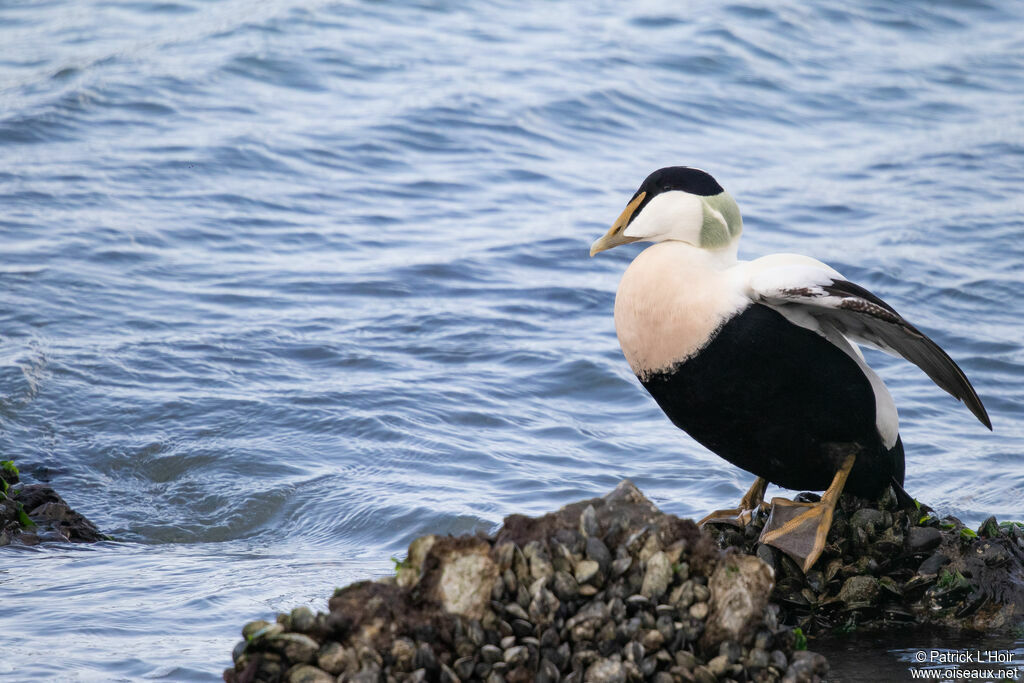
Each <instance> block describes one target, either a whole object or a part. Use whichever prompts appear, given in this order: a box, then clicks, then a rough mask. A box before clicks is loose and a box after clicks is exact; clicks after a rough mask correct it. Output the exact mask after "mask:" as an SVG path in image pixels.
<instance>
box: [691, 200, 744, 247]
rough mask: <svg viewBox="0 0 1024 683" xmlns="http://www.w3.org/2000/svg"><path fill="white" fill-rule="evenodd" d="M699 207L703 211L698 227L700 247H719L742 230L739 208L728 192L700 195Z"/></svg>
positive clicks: (731, 239) (734, 237)
mask: <svg viewBox="0 0 1024 683" xmlns="http://www.w3.org/2000/svg"><path fill="white" fill-rule="evenodd" d="M701 207H702V208H703V211H704V222H703V223H702V224H701V227H700V247H701V248H702V249H720V248H721V247H724V246H726V245H728V244H729V243H730V242H732V241H733V240H734V239H736V238H737V237H739V235H740V233H741V232H743V219H742V218H741V217H740V209H739V207H738V206H736V201H735V200H734V199H733V198H732V196H731V195H730V194H729V193H728V192H722V193H721V194H716V195H715V196H713V197H702V198H701ZM723 221H724V222H723Z"/></svg>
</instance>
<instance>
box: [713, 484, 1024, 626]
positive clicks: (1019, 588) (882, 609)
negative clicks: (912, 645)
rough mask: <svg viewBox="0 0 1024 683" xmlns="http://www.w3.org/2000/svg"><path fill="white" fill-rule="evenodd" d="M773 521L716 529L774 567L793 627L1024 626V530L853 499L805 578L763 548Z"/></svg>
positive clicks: (778, 596)
mask: <svg viewBox="0 0 1024 683" xmlns="http://www.w3.org/2000/svg"><path fill="white" fill-rule="evenodd" d="M801 495H804V496H813V494H801ZM766 519H767V514H766V513H761V514H760V515H758V516H756V517H755V518H754V520H753V522H752V523H751V524H750V525H749V526H748V527H747V528H745V529H743V530H739V529H736V528H735V527H730V526H727V525H719V524H711V525H708V529H709V530H711V532H712V535H713V536H714V538H715V539H716V541H717V542H718V544H719V546H720V547H723V548H732V549H734V550H737V551H740V552H743V553H749V554H756V555H757V556H758V557H760V558H761V559H763V560H765V562H767V563H768V564H770V565H772V567H773V568H774V569H775V570H776V582H775V587H774V589H773V591H772V596H771V599H772V601H773V602H776V603H777V604H779V605H780V607H781V608H782V610H781V612H780V616H781V618H782V620H783V622H784V623H787V624H790V625H793V626H799V627H800V628H801V629H802V630H803V631H804V632H806V633H809V634H815V633H820V632H823V631H826V630H830V631H839V632H845V631H850V630H854V629H856V628H859V627H870V628H876V627H877V628H884V627H886V626H890V625H894V624H895V625H898V624H906V623H911V622H914V623H920V624H934V625H941V626H945V627H952V628H964V629H971V630H979V631H993V630H1000V629H1003V630H1009V629H1013V628H1019V625H1021V624H1022V623H1024V525H1021V524H1019V523H1014V522H1008V523H1003V524H999V523H997V522H996V520H995V519H994V518H989V519H987V520H986V521H985V522H984V523H982V525H981V527H980V528H979V529H978V531H973V530H971V529H968V528H966V527H965V526H964V525H963V523H961V522H960V520H958V519H956V518H954V517H950V516H946V517H939V516H937V515H936V514H934V512H933V511H931V510H930V509H929V508H927V507H926V506H922V509H921V510H919V511H914V512H912V513H910V512H907V511H905V510H902V509H900V508H899V506H898V505H897V504H896V501H895V499H894V498H892V497H887V498H883V499H882V500H881V501H868V500H864V499H861V498H855V497H853V496H847V495H844V496H842V498H841V499H840V503H839V505H838V506H837V507H836V512H835V518H834V521H833V523H832V528H831V530H830V532H829V536H828V544H827V545H826V547H825V550H824V552H823V553H822V555H821V558H820V559H819V560H818V561H817V563H816V564H815V565H814V566H813V567H812V568H811V569H810V570H809V571H808V572H807V574H806V575H805V574H804V573H803V572H802V571H800V569H799V568H798V567H797V566H796V565H795V563H793V562H792V560H790V558H788V557H786V556H785V555H783V554H781V553H779V552H778V551H776V550H775V549H774V548H771V547H768V546H764V545H759V544H758V543H757V538H758V536H759V534H760V533H761V528H762V527H763V525H764V523H765V521H766Z"/></svg>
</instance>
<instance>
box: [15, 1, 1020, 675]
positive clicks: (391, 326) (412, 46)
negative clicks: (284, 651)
mask: <svg viewBox="0 0 1024 683" xmlns="http://www.w3.org/2000/svg"><path fill="white" fill-rule="evenodd" d="M1022 20H1024V5H1022V4H1020V3H1006V2H995V1H985V0H964V1H960V0H957V1H955V2H953V1H949V2H938V3H936V2H925V1H924V0H919V1H916V2H908V3H902V4H897V3H892V2H881V1H877V2H866V3H846V2H840V1H839V0H823V1H821V2H816V3H806V2H801V1H799V0H783V1H782V2H774V1H773V2H767V1H765V2H753V1H750V0H742V1H740V2H732V3H721V2H712V1H699V0H698V1H695V2H691V3H686V4H684V5H681V6H679V7H676V6H674V5H672V4H671V3H669V4H666V3H664V2H639V3H621V2H615V3H613V2H598V3H584V2H575V3H571V2H566V3H550V2H504V1H503V0H498V1H492V2H486V3H474V2H459V1H455V0H452V1H449V0H437V1H427V0H424V1H422V2H390V3H379V2H342V3H338V2H316V1H309V2H299V1H298V0H273V1H269V2H261V3H252V2H246V1H243V0H225V1H223V2H200V1H199V0H174V1H170V2H148V1H144V0H134V1H114V0H108V1H92V2H72V1H70V0H47V1H44V2H32V3H5V4H3V6H0V246H2V256H0V457H2V458H9V457H13V458H15V459H16V461H17V463H18V464H19V466H20V467H21V468H22V471H23V472H24V473H25V475H26V479H27V480H30V481H47V482H49V483H51V484H52V485H53V486H54V487H56V488H57V489H58V491H60V492H61V493H62V494H63V495H64V496H65V497H66V498H67V500H68V501H69V503H71V505H72V506H73V507H75V508H76V509H77V510H79V511H81V512H82V513H84V514H85V515H87V516H88V517H89V518H91V519H93V520H94V521H95V522H96V523H97V524H98V525H99V526H100V527H101V528H102V529H103V530H104V531H106V532H107V533H109V534H110V535H112V536H113V537H114V538H115V539H116V541H111V542H104V543H100V544H98V545H95V546H91V547H83V546H74V547H72V546H61V545H43V546H39V547H34V548H21V549H19V548H3V549H0V642H2V643H3V644H2V656H0V677H4V678H9V679H11V680H47V679H59V680H137V679H145V678H153V679H166V680H215V679H217V678H218V677H219V675H220V671H221V670H222V669H223V668H224V667H226V666H228V665H229V664H230V652H231V648H232V646H233V645H234V643H235V642H236V641H237V640H238V638H239V633H238V631H239V628H240V627H241V625H242V624H243V623H244V622H245V621H248V620H250V619H255V618H268V617H272V615H273V613H274V612H275V611H276V610H287V609H291V608H292V607H295V606H297V605H300V604H309V605H311V606H312V607H314V608H318V609H324V608H325V604H326V597H327V596H328V595H329V593H330V592H331V590H332V589H333V588H334V587H336V586H341V585H344V584H346V583H348V582H350V581H352V580H355V579H359V578H365V577H372V576H379V575H383V574H386V573H388V571H389V570H390V569H391V567H392V565H391V561H390V559H389V558H390V557H391V556H392V555H402V554H403V552H404V548H405V547H406V545H407V544H408V542H409V541H410V540H411V539H413V538H415V537H416V536H418V535H421V534H423V533H427V532H437V533H463V532H470V531H474V530H479V529H485V530H488V529H493V528H494V527H495V526H496V525H497V524H499V523H500V521H501V519H502V518H503V516H505V515H507V514H510V513H513V512H522V513H527V514H536V513H541V512H545V511H548V510H551V509H554V508H556V507H558V506H560V505H562V504H564V503H567V502H570V501H573V500H577V499H579V498H582V497H585V496H592V495H599V494H603V493H605V492H607V491H608V490H610V489H611V488H612V487H613V486H614V485H615V484H616V483H617V482H618V481H619V480H621V479H622V478H625V477H629V478H631V479H633V481H635V482H636V483H637V484H638V485H639V486H640V487H641V488H642V489H643V490H644V491H645V492H646V493H647V494H648V495H649V496H650V497H651V498H652V499H653V500H655V502H657V503H658V504H659V505H660V506H661V507H662V508H663V509H665V510H667V511H670V512H673V513H677V514H680V515H686V516H694V515H702V514H703V513H705V512H706V511H708V510H710V509H713V508H716V507H723V506H725V505H728V504H732V503H733V502H734V501H735V500H736V499H738V498H739V496H740V495H741V494H742V492H743V490H745V488H746V487H747V486H748V485H749V483H750V481H751V480H752V476H751V475H748V474H746V473H744V472H742V471H740V470H737V469H735V468H733V467H731V466H729V465H727V464H726V463H725V462H724V461H722V460H720V459H718V458H717V457H716V456H714V455H712V454H710V453H708V452H707V451H705V450H703V449H702V448H701V447H700V446H698V445H697V444H696V443H694V442H693V441H691V440H690V439H689V438H688V437H686V436H685V435H684V434H682V433H681V432H679V431H678V430H677V429H676V428H675V427H673V426H672V425H671V424H670V423H669V421H668V420H667V419H666V418H665V417H664V415H662V413H661V412H660V410H659V409H658V408H657V406H656V405H655V404H654V402H653V401H652V400H651V399H650V398H649V396H648V395H647V394H646V393H645V392H644V391H643V390H642V388H641V387H640V386H639V384H638V383H637V382H636V380H635V379H634V378H633V377H632V376H631V374H630V372H629V369H628V367H627V365H626V363H625V361H624V359H623V358H622V356H621V352H620V351H619V347H618V344H617V342H616V339H615V334H614V329H613V323H612V304H613V300H614V293H615V288H616V286H617V283H618V279H619V276H620V274H621V272H622V271H623V269H624V268H625V267H626V265H627V264H628V262H629V261H630V259H632V258H633V256H634V255H635V254H636V253H637V252H638V251H639V247H637V246H629V247H624V248H621V249H617V250H615V251H612V252H609V253H607V254H602V255H601V256H600V257H599V258H596V259H593V260H592V259H590V258H588V256H587V250H588V247H589V244H590V242H591V241H592V240H593V239H594V238H595V237H597V236H599V235H600V234H602V233H603V232H604V231H605V230H606V229H607V227H608V225H609V224H610V223H611V221H612V220H614V218H615V217H616V216H617V215H618V213H619V212H620V211H621V210H622V208H623V206H624V204H625V202H626V201H627V200H628V198H629V196H630V195H631V194H632V192H633V191H634V189H635V188H636V186H637V185H638V184H639V183H640V181H641V180H642V179H643V178H644V176H645V175H647V173H649V172H650V171H652V170H654V169H655V168H658V167H660V166H664V165H670V164H687V165H695V166H700V167H702V168H706V169H707V170H709V171H710V172H712V173H713V174H714V175H715V176H716V177H717V178H718V179H719V180H720V182H721V183H722V184H723V185H724V186H725V187H726V188H727V189H728V190H730V192H731V193H732V194H733V195H734V196H735V197H736V198H737V200H738V202H739V204H740V207H741V209H742V210H743V212H744V218H745V234H744V238H743V243H742V245H741V251H740V254H741V257H743V258H754V257H757V256H760V255H762V254H765V253H771V252H775V251H793V252H800V253H805V254H809V255H813V256H815V257H817V258H820V259H822V260H824V261H827V262H828V263H830V264H832V265H833V266H835V267H836V268H837V269H839V270H840V271H841V272H843V273H844V274H845V275H846V276H847V277H848V278H850V279H852V280H854V281H856V282H858V283H860V284H862V285H864V286H866V287H868V288H869V289H871V290H872V291H874V292H875V293H877V294H878V295H879V296H882V297H883V298H885V299H886V300H887V301H888V302H889V303H891V304H892V305H894V306H895V307H896V308H897V309H898V310H900V311H901V312H902V313H903V314H904V315H905V316H906V317H907V318H908V319H910V320H911V321H913V322H914V323H915V324H917V325H918V326H919V327H921V328H922V329H923V330H925V331H927V332H928V333H929V334H930V335H932V336H933V337H934V339H935V340H936V341H937V342H938V343H939V344H941V345H942V346H943V347H944V348H945V349H946V350H948V351H949V353H950V354H951V355H952V357H953V358H955V359H956V360H957V361H958V362H959V363H960V364H961V366H962V367H963V368H964V370H965V371H966V372H967V374H968V376H969V377H970V378H971V379H972V380H973V382H974V384H975V386H976V387H977V389H978V392H979V394H980V395H981V397H982V399H983V400H984V402H985V405H986V406H987V408H988V410H989V413H990V414H991V416H992V422H993V424H994V426H995V431H994V433H989V432H987V431H986V430H985V429H984V428H983V427H982V426H981V425H979V424H978V423H977V422H976V421H975V420H974V418H973V417H972V416H971V415H970V414H969V413H968V411H967V410H966V409H965V408H964V407H963V406H961V405H959V404H957V403H956V401H954V400H953V399H952V398H950V397H949V396H947V395H946V394H944V393H943V392H942V391H941V390H939V389H938V388H937V387H935V386H934V385H933V384H932V383H931V382H930V381H929V380H928V378H927V377H926V376H925V375H924V374H923V373H922V372H920V371H919V370H918V369H917V368H915V367H914V366H912V365H910V364H909V363H906V362H904V361H901V360H898V359H893V358H890V357H888V356H884V355H881V354H878V353H874V352H871V353H869V361H870V362H871V363H872V364H873V365H874V366H875V367H876V368H878V370H879V372H880V374H881V375H882V376H883V377H884V379H885V380H886V382H887V383H888V385H889V387H890V388H891V390H892V393H893V395H894V397H895V399H896V402H897V405H898V406H899V410H900V415H901V420H902V423H901V424H902V435H903V439H904V442H905V444H906V447H907V454H908V455H907V457H908V474H907V488H908V489H909V490H910V491H911V492H912V493H913V494H914V495H915V496H916V497H918V498H919V499H921V500H924V501H926V502H928V503H930V504H931V505H933V506H935V507H936V508H938V509H939V510H940V511H942V512H944V513H952V514H956V515H958V516H960V517H962V518H963V519H964V520H965V521H966V522H968V523H971V524H977V523H979V522H980V521H982V519H984V518H985V517H986V516H988V515H989V514H996V515H997V516H999V517H1000V518H1017V519H1020V518H1022V517H1024V463H1022V459H1021V453H1022V450H1024V449H1022V445H1024V421H1022V419H1021V416H1022V414H1024V348H1022V342H1021V321H1022V320H1024V303H1022V298H1021V292H1022V282H1024V269H1022V265H1021V264H1022V262H1024V218H1022V216H1024V200H1022V198H1021V189H1022V187H1024V113H1022V112H1024V32H1022V31H1020V30H1019V27H1020V26H1021V25H1022V24H1021V22H1022ZM950 647H952V645H950ZM898 659H899V656H897V655H893V656H892V661H893V663H894V666H896V667H897V669H899V668H900V667H903V668H904V669H905V663H901V662H899V661H898Z"/></svg>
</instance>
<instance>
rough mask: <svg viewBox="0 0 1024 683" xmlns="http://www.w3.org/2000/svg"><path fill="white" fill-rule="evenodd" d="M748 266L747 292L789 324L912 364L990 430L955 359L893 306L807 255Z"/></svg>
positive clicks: (764, 260)
mask: <svg viewBox="0 0 1024 683" xmlns="http://www.w3.org/2000/svg"><path fill="white" fill-rule="evenodd" d="M745 266H747V268H746V269H745V270H746V275H747V276H748V279H747V283H746V284H747V292H748V295H749V296H750V298H751V299H752V300H754V301H756V302H759V303H762V304H765V305H767V306H770V307H771V308H774V309H776V310H778V311H779V312H780V313H782V314H783V315H785V316H786V317H787V318H788V319H789V320H790V321H791V322H793V323H795V324H797V325H801V326H803V327H807V328H810V329H813V330H815V331H818V332H822V333H824V328H826V327H832V328H835V329H836V330H838V331H839V332H841V333H842V334H843V335H844V336H846V337H847V338H849V339H851V340H853V341H855V342H857V343H860V344H866V345H868V346H873V347H875V348H878V349H881V350H882V351H885V352H887V353H891V354H893V355H896V356H900V357H902V358H905V359H906V360H909V361H910V362H911V363H913V364H914V365H916V366H917V367H919V368H921V369H922V370H924V372H925V373H926V374H927V375H928V376H929V377H931V379H932V381H933V382H935V383H936V384H937V385H939V386H940V387H941V388H942V389H944V390H946V391H947V392H948V393H949V394H951V395H952V396H953V397H955V398H957V399H959V400H961V401H963V402H964V403H965V404H966V405H967V408H968V409H969V410H970V411H971V412H972V413H974V416H975V417H977V418H978V419H979V420H980V421H981V423H982V424H984V425H985V426H986V427H988V428H989V429H992V422H991V421H990V420H989V417H988V413H987V412H985V406H983V405H982V404H981V399H980V398H978V394H977V392H975V391H974V387H972V386H971V383H970V381H969V380H968V379H967V376H966V375H964V372H963V370H961V369H960V368H959V367H958V366H957V364H956V363H954V362H953V359H952V358H950V357H949V355H948V354H947V353H946V352H945V351H943V350H942V349H941V348H940V347H939V345H938V344H936V343H935V342H933V341H932V340H931V339H929V338H928V336H927V335H925V334H924V333H923V332H921V330H919V329H917V328H916V327H914V326H913V325H911V324H910V323H909V322H907V321H906V320H904V318H903V316H901V315H900V314H899V313H897V312H896V309H894V308H893V307H892V306H890V305H889V304H887V303H885V302H884V301H882V300H881V299H879V298H878V297H877V296H875V295H874V294H872V293H871V292H869V291H868V290H866V289H864V288H863V287H861V286H860V285H856V284H854V283H852V282H849V281H848V280H846V279H845V278H843V276H842V275H840V274H839V273H838V272H837V271H835V270H834V269H832V268H830V267H829V266H827V265H825V264H824V263H821V262H819V261H815V260H814V259H811V258H807V257H805V256H797V255H789V254H778V255H773V256H770V257H765V258H762V259H757V260H756V261H751V262H750V263H748V264H745Z"/></svg>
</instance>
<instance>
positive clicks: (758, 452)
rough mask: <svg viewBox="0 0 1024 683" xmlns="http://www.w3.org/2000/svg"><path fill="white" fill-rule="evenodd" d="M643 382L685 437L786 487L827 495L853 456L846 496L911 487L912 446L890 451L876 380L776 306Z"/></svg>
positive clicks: (724, 330) (752, 311) (732, 325)
mask: <svg viewBox="0 0 1024 683" xmlns="http://www.w3.org/2000/svg"><path fill="white" fill-rule="evenodd" d="M641 382H642V383H643V385H644V386H645V387H646V388H647V390H648V391H649V392H651V395H652V396H654V399H655V400H656V401H657V402H658V405H660V406H661V408H662V410H664V411H665V413H666V414H667V415H668V416H669V418H670V419H671V420H672V422H674V423H675V425H676V426H677V427H679V428H680V429H683V430H685V431H686V432H687V433H688V434H690V436H692V437H693V438H694V439H696V440H697V441H699V442H700V443H701V444H703V445H704V446H705V447H707V448H708V449H710V450H711V451H713V452H714V453H716V454H718V455H719V456H721V457H723V458H725V459H726V460H728V461H729V462H731V463H732V464H734V465H736V466H737V467H741V468H743V469H745V470H747V471H748V472H752V473H754V474H756V475H758V476H761V477H764V478H765V479H767V480H768V481H770V482H772V483H774V484H778V485H779V486H783V487H785V488H790V489H801V490H814V491H820V490H824V489H826V488H828V486H829V484H830V483H831V482H832V478H833V477H834V476H835V473H836V470H837V469H838V467H839V464H840V463H841V462H842V461H843V459H844V458H845V457H846V455H848V454H850V453H854V454H855V455H856V456H857V459H856V462H855V464H854V467H853V471H852V472H851V473H850V478H849V479H848V480H847V483H846V489H845V490H846V491H848V492H850V493H854V494H856V495H858V496H864V497H876V496H878V495H880V494H881V493H882V492H883V491H884V490H885V488H886V487H887V486H888V485H889V483H890V481H891V480H893V479H895V480H896V482H897V483H899V484H902V483H903V467H904V466H903V445H902V443H901V442H900V441H899V440H898V439H897V441H896V444H895V446H893V448H892V449H887V448H886V447H885V445H884V444H883V443H882V439H881V436H880V435H879V433H878V428H877V427H876V426H875V396H874V392H873V391H872V389H871V383H870V382H869V381H868V378H867V377H866V376H865V375H864V373H863V372H862V371H861V369H860V368H859V367H858V366H857V364H856V363H855V362H854V361H853V359H851V358H850V357H849V356H847V355H846V354H845V353H844V352H843V351H841V350H840V349H839V348H837V347H836V346H835V345H833V344H832V343H831V342H829V341H827V340H826V339H825V338H824V337H822V336H821V335H819V334H817V333H815V332H812V331H810V330H806V329H804V328H802V327H798V326H796V325H793V324H792V323H790V322H789V321H787V320H786V319H785V318H784V317H783V316H782V315H781V314H779V313H777V312H775V311H774V310H772V309H770V308H768V307H767V306H762V305H760V304H753V305H751V306H750V307H749V308H747V309H746V310H744V311H743V312H742V313H740V314H739V315H737V316H736V317H734V318H732V319H731V320H729V321H728V322H727V323H725V325H723V326H722V327H721V328H720V329H719V331H718V332H717V333H716V335H715V337H714V339H712V341H711V342H710V343H709V344H708V345H707V346H705V347H704V348H703V349H702V350H701V351H700V352H699V353H698V354H697V355H695V356H693V357H692V358H690V359H688V360H687V361H685V362H683V363H680V364H679V365H676V366H675V367H673V368H672V369H671V370H669V371H667V372H663V373H658V374H655V375H652V376H651V377H649V378H646V379H644V378H641Z"/></svg>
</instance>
